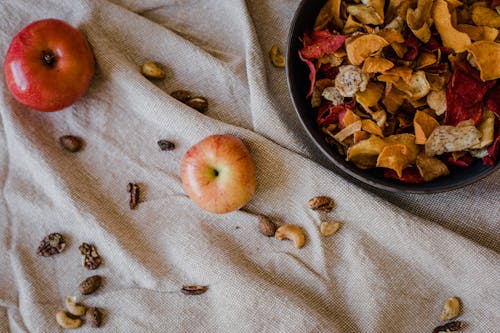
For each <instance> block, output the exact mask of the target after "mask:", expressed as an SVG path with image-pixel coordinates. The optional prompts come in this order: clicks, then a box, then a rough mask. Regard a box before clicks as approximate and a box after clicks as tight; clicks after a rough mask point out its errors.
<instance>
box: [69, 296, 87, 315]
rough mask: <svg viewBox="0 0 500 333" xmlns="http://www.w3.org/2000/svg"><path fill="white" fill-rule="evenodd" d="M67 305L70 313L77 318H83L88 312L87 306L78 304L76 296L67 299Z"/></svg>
mask: <svg viewBox="0 0 500 333" xmlns="http://www.w3.org/2000/svg"><path fill="white" fill-rule="evenodd" d="M65 304H66V309H67V310H68V312H69V313H71V314H72V315H75V316H83V315H84V314H85V311H86V310H87V309H86V308H85V305H82V304H79V303H77V302H76V297H75V296H68V297H66V300H65Z"/></svg>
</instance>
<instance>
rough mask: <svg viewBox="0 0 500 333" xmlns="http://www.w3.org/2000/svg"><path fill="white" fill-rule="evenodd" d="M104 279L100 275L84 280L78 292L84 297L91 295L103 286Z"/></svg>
mask: <svg viewBox="0 0 500 333" xmlns="http://www.w3.org/2000/svg"><path fill="white" fill-rule="evenodd" d="M101 282H102V277H101V276H100V275H93V276H90V277H88V278H86V279H85V280H83V281H82V282H81V283H80V285H79V286H78V290H79V291H80V294H82V295H90V294H92V293H93V292H95V291H96V290H97V289H99V287H100V286H101Z"/></svg>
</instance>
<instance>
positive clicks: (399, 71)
mask: <svg viewBox="0 0 500 333" xmlns="http://www.w3.org/2000/svg"><path fill="white" fill-rule="evenodd" d="M384 74H389V75H397V76H398V77H400V78H402V79H403V81H404V82H406V83H408V84H409V83H410V81H411V76H412V74H413V70H412V69H411V68H409V67H405V66H397V67H394V68H392V69H390V70H388V71H387V72H385V73H384Z"/></svg>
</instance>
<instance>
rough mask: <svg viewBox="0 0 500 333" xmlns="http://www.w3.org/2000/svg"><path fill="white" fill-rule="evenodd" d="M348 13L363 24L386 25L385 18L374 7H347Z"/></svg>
mask: <svg viewBox="0 0 500 333" xmlns="http://www.w3.org/2000/svg"><path fill="white" fill-rule="evenodd" d="M347 13H349V14H351V15H352V16H354V17H355V18H356V19H357V20H358V22H360V23H362V24H373V25H380V24H383V23H384V17H383V15H382V16H381V15H380V13H378V12H377V10H376V9H375V8H373V7H370V6H367V5H363V4H359V5H349V6H347Z"/></svg>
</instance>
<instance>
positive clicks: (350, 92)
mask: <svg viewBox="0 0 500 333" xmlns="http://www.w3.org/2000/svg"><path fill="white" fill-rule="evenodd" d="M368 79H369V77H368V75H367V74H365V73H362V72H361V69H360V68H359V67H356V66H353V65H345V66H340V68H339V74H338V75H337V77H336V78H335V87H336V88H337V89H338V90H339V91H340V94H341V95H342V96H344V97H353V96H354V94H356V92H358V91H364V90H365V89H366V86H367V84H368Z"/></svg>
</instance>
